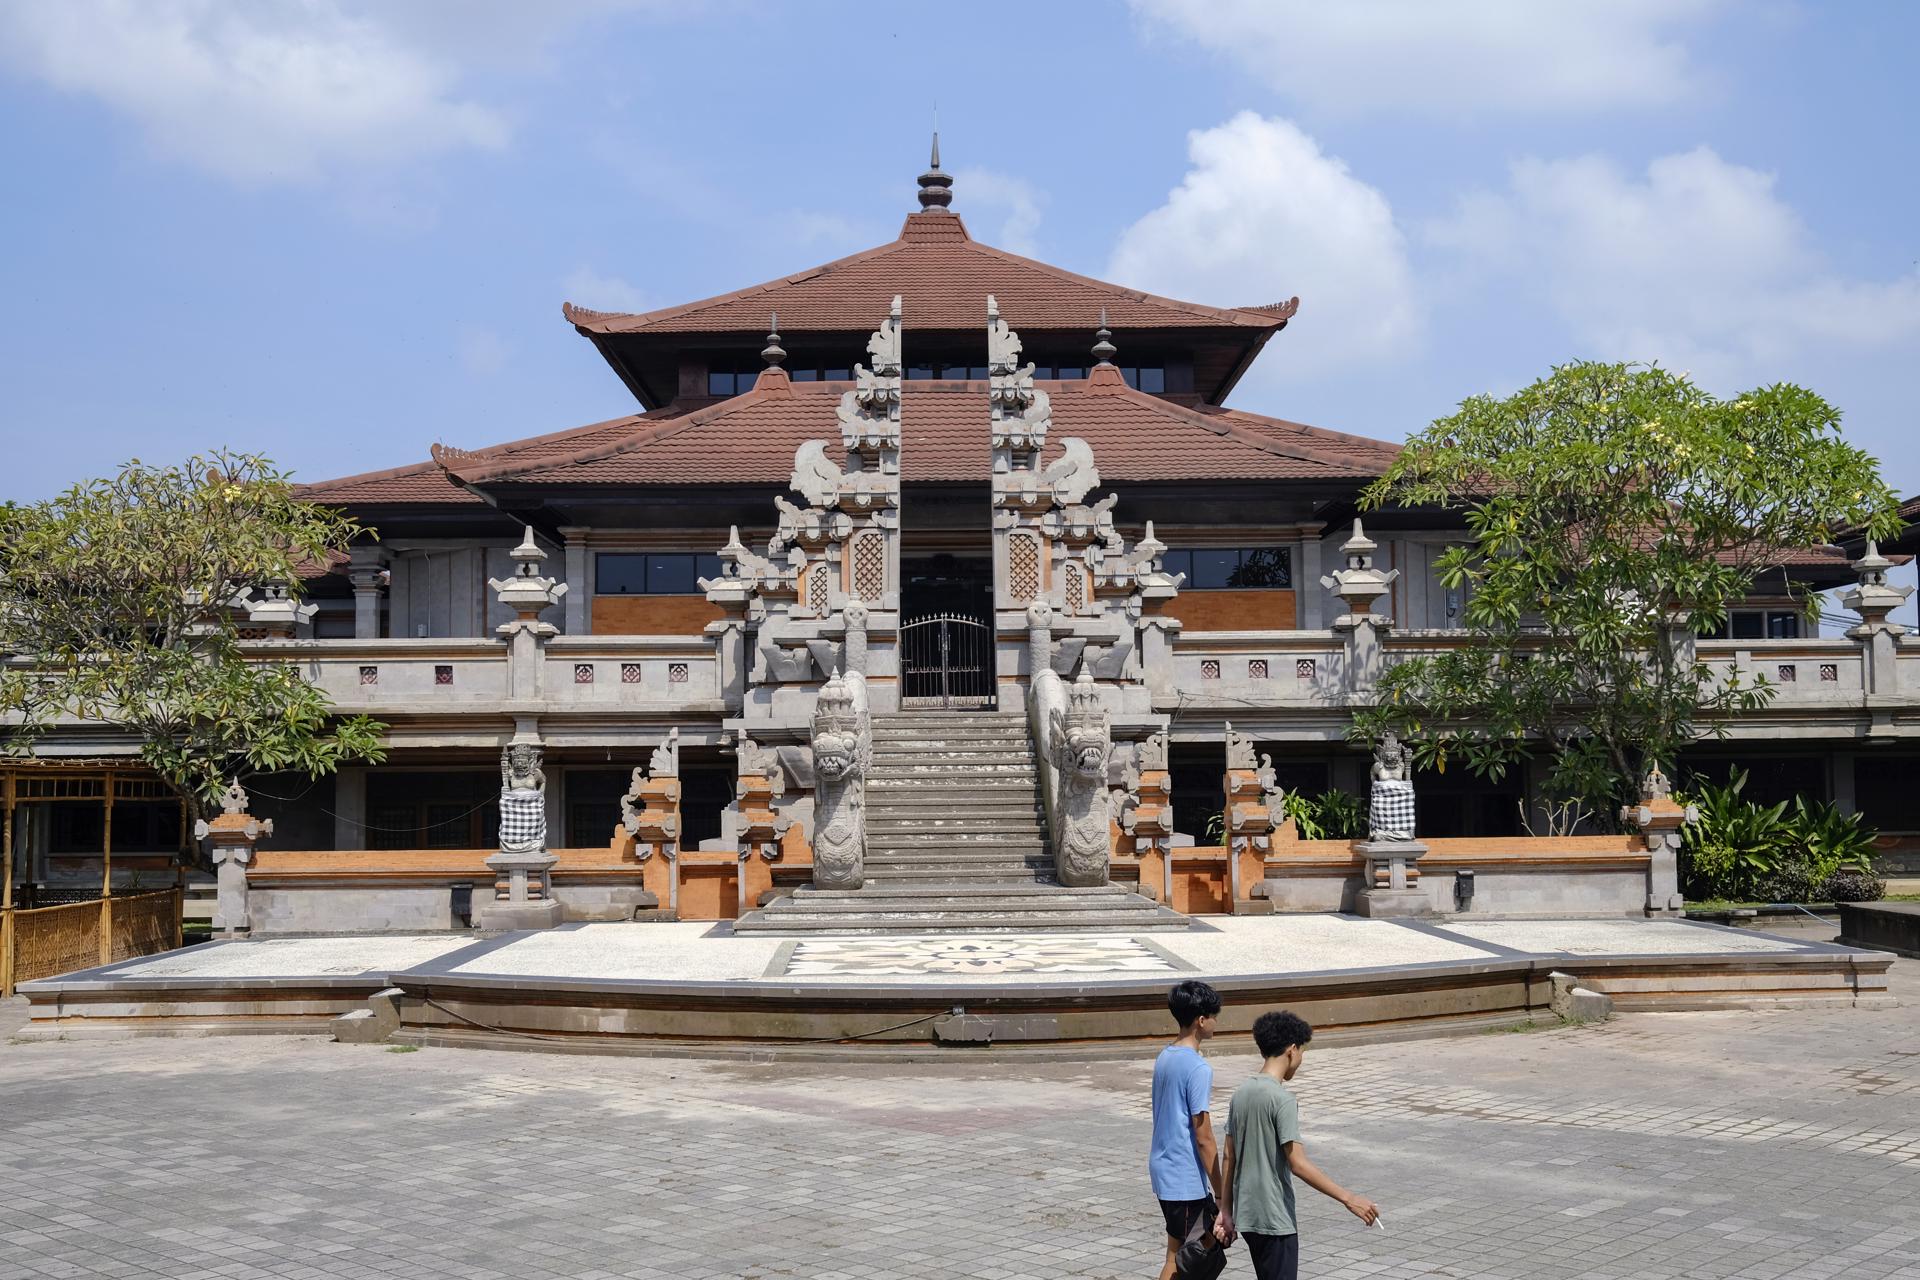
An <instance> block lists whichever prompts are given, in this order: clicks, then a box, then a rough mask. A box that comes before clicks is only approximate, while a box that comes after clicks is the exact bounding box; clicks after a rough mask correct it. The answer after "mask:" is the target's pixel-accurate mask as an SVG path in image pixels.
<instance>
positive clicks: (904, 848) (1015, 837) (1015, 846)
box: [867, 828, 1051, 858]
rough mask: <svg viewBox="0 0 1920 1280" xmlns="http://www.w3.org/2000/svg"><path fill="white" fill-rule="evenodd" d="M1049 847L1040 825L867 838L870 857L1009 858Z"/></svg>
mask: <svg viewBox="0 0 1920 1280" xmlns="http://www.w3.org/2000/svg"><path fill="white" fill-rule="evenodd" d="M1047 848H1048V846H1047V841H1046V837H1045V836H1044V835H1043V834H1042V833H1041V832H1040V830H1039V829H1038V828H1035V829H1034V830H1032V831H1028V832H1018V831H990V832H985V833H980V834H975V835H973V836H970V837H969V836H965V835H964V834H955V833H952V832H948V833H945V834H942V833H940V832H932V833H929V834H928V835H927V836H926V837H925V838H924V839H919V840H916V839H914V838H912V837H910V836H908V837H902V836H897V835H896V836H889V837H887V838H886V839H877V838H875V837H874V836H873V834H872V833H871V832H869V833H868V839H867V853H868V856H870V857H875V858H887V857H901V858H924V857H926V856H927V855H929V854H941V853H961V854H978V853H997V854H1000V855H1002V856H1004V857H1009V858H1025V857H1037V856H1038V855H1040V854H1042V853H1046V852H1047ZM1048 856H1051V855H1048Z"/></svg>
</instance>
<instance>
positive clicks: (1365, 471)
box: [434, 366, 1398, 488]
mask: <svg viewBox="0 0 1920 1280" xmlns="http://www.w3.org/2000/svg"><path fill="white" fill-rule="evenodd" d="M1043 385H1044V386H1045V388H1046V390H1047V393H1048V395H1049V396H1050V398H1051V400H1052V409H1053V426H1052V431H1051V436H1052V439H1053V441H1054V442H1055V443H1054V444H1053V446H1052V448H1051V449H1050V452H1049V457H1052V456H1057V454H1058V453H1059V449H1060V446H1059V444H1058V441H1059V440H1060V438H1061V437H1063V436H1079V437H1081V438H1083V439H1085V440H1086V441H1087V442H1088V443H1089V444H1090V445H1092V447H1093V451H1094V459H1095V462H1096V463H1097V464H1098V465H1099V468H1100V473H1101V475H1102V477H1103V478H1105V479H1106V480H1108V481H1121V482H1125V481H1155V480H1232V479H1265V480H1288V479H1303V480H1304V479H1332V480H1365V479H1370V478H1371V477H1373V476H1376V475H1378V474H1379V473H1380V471H1381V469H1382V468H1384V467H1386V466H1387V465H1388V464H1389V463H1391V461H1392V460H1393V457H1394V455H1395V454H1396V453H1397V452H1398V448H1397V447H1396V446H1394V445H1390V444H1386V443H1383V442H1381V441H1377V440H1365V439H1363V438H1361V437H1358V436H1348V435H1342V434H1340V433H1338V432H1331V431H1321V430H1318V429H1317V428H1314V427H1307V426H1302V425H1300V424H1298V423H1291V422H1284V421H1281V420H1279V419H1275V418H1263V417H1260V416H1258V415H1256V414H1249V413H1241V412H1237V411H1234V410H1224V409H1206V410H1197V409H1190V408H1186V407H1183V406H1180V405H1176V404H1172V403H1169V402H1168V401H1165V400H1161V399H1158V398H1157V397H1154V396H1150V395H1145V394H1143V393H1141V392H1138V391H1134V390H1132V389H1131V388H1129V387H1128V386H1127V385H1126V383H1125V382H1124V381H1122V379H1121V377H1120V372H1119V370H1118V369H1115V368H1112V367H1111V366H1108V367H1106V368H1101V369H1096V370H1095V371H1094V374H1093V376H1092V377H1090V378H1088V379H1086V380H1084V381H1077V382H1048V383H1045V384H1043ZM846 387H847V384H845V383H823V382H806V383H794V382H791V381H789V380H788V378H787V376H786V374H785V373H783V372H780V371H778V370H775V371H771V372H770V373H767V374H763V375H762V376H761V379H760V382H759V384H758V385H757V386H756V387H755V388H754V390H753V391H751V392H749V393H747V394H745V395H741V396H736V397H734V398H733V399H731V400H724V401H721V402H720V403H718V404H714V405H710V406H708V407H706V408H703V409H697V410H695V411H693V412H691V413H687V414H683V415H681V416H679V417H676V418H671V419H666V420H661V419H660V418H658V417H657V416H656V417H652V418H648V417H635V418H627V419H616V420H615V421H613V422H608V423H601V424H598V425H597V426H596V427H593V428H586V429H584V431H583V433H582V434H581V435H579V436H577V437H575V441H574V443H575V445H576V447H574V448H572V449H560V448H553V449H547V450H543V451H541V452H540V453H539V454H537V455H536V454H535V453H534V452H532V451H530V450H525V449H521V448H519V447H517V446H503V447H502V448H499V449H494V450H488V451H485V452H483V453H478V454H470V453H464V452H462V451H458V450H450V449H445V448H440V447H436V449H435V455H434V456H435V458H436V459H437V460H439V461H440V462H441V463H442V464H443V465H444V466H446V467H447V469H448V470H449V471H450V472H451V473H452V474H454V475H455V476H457V477H459V479H460V480H461V481H463V482H464V483H467V484H470V485H474V486H477V487H482V488H484V487H487V486H490V485H505V484H514V485H556V486H558V485H674V486H679V485H719V484H740V483H749V484H750V483H761V484H780V483H784V482H785V480H786V479H787V477H788V475H789V474H790V473H791V471H792V468H793V455H794V451H795V450H796V449H797V448H799V446H800V445H802V444H804V443H805V442H807V441H809V440H820V439H825V440H828V441H835V440H837V439H838V438H839V424H838V419H837V418H836V417H835V413H834V410H835V408H836V406H837V405H838V404H839V401H840V395H841V393H842V392H843V391H845V390H846ZM904 390H905V394H904V397H903V399H902V402H901V434H902V443H901V463H900V470H901V477H902V479H903V480H905V481H907V482H909V483H912V482H916V481H920V482H939V481H968V480H985V479H986V478H987V476H988V468H989V464H990V451H989V445H988V441H987V431H988V421H989V413H988V406H987V385H986V384H985V383H981V382H909V383H907V384H906V386H905V389H904ZM586 433H597V434H592V435H589V434H586Z"/></svg>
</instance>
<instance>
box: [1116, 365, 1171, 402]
mask: <svg viewBox="0 0 1920 1280" xmlns="http://www.w3.org/2000/svg"><path fill="white" fill-rule="evenodd" d="M1120 376H1121V377H1123V378H1125V379H1126V380H1127V385H1128V386H1130V387H1132V388H1133V389H1134V390H1135V391H1145V392H1147V393H1148V394H1150V395H1159V394H1161V393H1162V392H1164V391H1165V390H1166V389H1167V371H1166V369H1164V368H1162V367H1161V366H1159V365H1145V364H1143V365H1131V364H1123V365H1121V366H1120Z"/></svg>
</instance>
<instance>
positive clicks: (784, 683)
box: [700, 295, 1181, 930]
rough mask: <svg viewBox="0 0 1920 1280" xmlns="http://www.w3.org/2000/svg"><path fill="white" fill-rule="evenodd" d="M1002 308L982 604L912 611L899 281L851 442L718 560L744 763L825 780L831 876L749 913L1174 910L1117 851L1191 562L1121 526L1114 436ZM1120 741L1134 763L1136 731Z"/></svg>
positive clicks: (1112, 920) (799, 458)
mask: <svg viewBox="0 0 1920 1280" xmlns="http://www.w3.org/2000/svg"><path fill="white" fill-rule="evenodd" d="M982 302H983V313H984V318H985V321H986V333H985V335H984V336H985V346H986V356H987V360H986V366H985V368H986V372H987V385H986V387H985V388H984V391H985V394H984V396H981V397H979V399H978V400H976V401H974V403H977V404H978V406H979V410H980V420H981V426H982V427H983V428H984V430H983V431H982V432H981V452H982V454H983V460H984V461H986V462H987V464H988V467H989V471H988V474H989V477H990V485H989V487H988V488H986V490H985V491H984V493H983V497H985V498H986V499H987V501H986V503H985V505H983V507H982V508H981V509H980V511H979V519H980V521H981V523H982V524H983V525H986V526H988V532H989V534H990V539H991V541H990V546H991V567H992V582H991V588H992V589H991V596H990V598H988V599H986V600H984V601H982V604H984V605H985V606H986V607H983V608H980V609H978V614H979V615H981V616H970V615H969V613H968V612H966V611H965V610H964V608H963V607H956V606H953V605H949V606H947V607H946V608H942V609H940V610H938V611H929V612H925V613H922V614H920V615H919V616H916V615H915V614H914V613H911V612H908V611H906V610H903V608H902V602H903V600H902V597H903V593H902V581H901V564H902V558H901V549H902V547H901V544H902V504H903V502H904V501H906V500H908V498H907V491H906V490H905V489H904V487H903V485H902V468H901V459H902V456H903V454H905V455H906V456H907V457H909V458H910V457H911V450H912V448H913V413H914V399H913V397H911V396H903V394H902V387H903V381H902V377H903V370H904V363H903V353H902V344H903V340H904V338H905V330H906V327H907V321H908V319H909V315H908V314H907V311H906V308H904V307H903V302H902V299H901V298H899V297H896V298H894V299H893V303H892V306H891V307H890V308H889V310H888V313H887V315H886V316H885V317H884V318H883V319H882V320H881V323H880V326H879V328H877V329H875V330H874V332H873V334H872V336H871V338H870V339H869V340H868V342H867V356H868V363H864V364H861V365H858V366H856V367H855V369H854V386H853V388H852V389H851V390H849V391H847V392H846V393H845V394H844V395H843V396H842V397H841V400H840V403H839V407H838V411H837V417H838V420H839V424H840V439H839V440H838V441H827V440H809V441H807V442H805V443H803V444H801V445H800V446H799V448H798V449H797V450H796V451H795V455H794V463H793V473H792V476H791V479H790V482H789V483H790V487H791V489H792V492H793V494H794V495H796V497H797V499H798V500H797V501H796V500H794V499H791V498H786V497H782V498H779V499H777V500H776V505H777V507H778V512H779V519H778V523H777V525H776V527H775V529H774V532H773V534H772V536H771V537H770V538H769V539H768V540H767V543H766V545H765V547H764V549H763V550H761V551H757V552H756V551H753V550H750V549H749V548H748V547H746V546H745V545H743V544H742V543H741V541H740V538H739V534H738V531H737V530H735V532H734V534H733V536H732V537H731V538H730V539H729V541H728V543H727V545H726V546H724V547H722V548H721V549H720V557H721V560H722V563H723V565H724V570H723V573H722V575H721V576H719V577H717V578H704V579H702V580H701V583H700V585H701V588H702V590H704V591H705V592H706V595H707V599H708V600H709V601H711V602H712V603H714V604H716V605H718V606H720V607H721V608H722V610H723V611H724V612H725V618H724V620H723V621H722V622H720V623H717V624H715V625H716V627H718V628H720V629H721V630H722V631H723V632H724V633H725V635H726V637H727V640H728V643H729V645H730V646H731V648H732V651H733V652H732V656H731V659H730V661H731V662H732V663H733V664H734V665H735V666H736V667H737V668H738V671H739V679H740V682H741V685H742V695H743V696H742V700H741V714H740V716H739V718H738V720H737V721H736V722H735V723H733V724H732V725H730V726H729V727H730V728H731V729H732V730H733V731H734V732H735V734H736V736H737V743H738V754H739V758H740V759H741V761H742V770H743V773H744V772H745V771H746V770H748V769H759V770H764V771H766V773H767V775H768V776H769V778H770V780H771V784H772V785H773V786H774V787H775V788H776V789H784V787H785V786H786V785H787V783H788V782H789V781H791V782H792V783H793V784H794V785H795V786H796V788H799V789H805V790H810V791H811V792H812V801H811V812H805V811H804V810H803V811H802V812H801V813H800V820H803V821H806V822H808V823H809V824H810V827H811V835H812V841H813V856H814V858H815V864H814V865H815V872H814V876H813V883H812V884H811V885H810V886H808V887H806V888H803V889H802V890H800V891H799V892H797V893H796V894H795V895H794V896H793V897H792V898H776V899H774V900H773V901H771V902H770V903H769V904H768V905H767V906H766V907H765V908H764V909H763V910H760V911H755V912H751V913H749V914H748V915H746V916H744V917H743V918H742V919H741V921H740V924H739V927H740V928H742V929H744V930H753V929H756V928H778V929H796V928H806V927H819V928H829V927H848V926H859V925H863V924H864V925H872V926H875V927H878V926H880V925H883V924H884V923H886V922H887V921H888V920H891V919H895V918H897V919H898V920H899V921H901V922H902V923H905V924H912V925H914V926H917V927H926V925H927V924H929V923H930V922H932V923H938V922H944V921H951V922H956V923H973V924H975V925H1001V926H1004V925H1023V924H1050V923H1071V924H1076V925H1100V924H1112V925H1114V926H1116V927H1129V928H1137V927H1142V926H1143V925H1144V926H1145V927H1153V926H1154V925H1156V924H1159V923H1164V922H1170V921H1175V920H1177V917H1174V916H1173V915H1172V913H1171V912H1170V911H1167V910H1166V909H1165V908H1164V907H1160V906H1157V905H1155V904H1154V903H1152V902H1151V901H1149V900H1148V899H1146V898H1144V897H1141V896H1140V895H1138V894H1135V893H1132V892H1130V891H1123V890H1121V889H1119V888H1117V887H1115V886H1112V885H1110V884H1109V883H1108V880H1109V877H1108V867H1107V849H1108V847H1109V828H1110V812H1109V809H1110V801H1109V783H1110V781H1111V780H1112V777H1111V775H1113V774H1115V773H1116V769H1115V753H1114V750H1113V743H1112V733H1113V728H1114V726H1115V724H1116V723H1118V724H1119V725H1120V726H1121V727H1122V731H1123V733H1124V734H1125V735H1126V736H1128V737H1144V736H1146V735H1147V734H1148V733H1151V732H1152V731H1154V730H1156V729H1158V728H1160V727H1162V725H1161V723H1160V722H1161V720H1162V719H1163V717H1157V716H1156V715H1155V713H1153V711H1152V710H1151V707H1150V699H1149V692H1148V686H1147V680H1146V677H1145V671H1146V664H1145V663H1144V662H1143V654H1152V653H1154V652H1158V651H1164V650H1165V648H1166V646H1167V645H1168V643H1169V635H1170V633H1171V632H1173V631H1175V630H1177V629H1178V627H1179V622H1178V621H1177V620H1176V619H1173V618H1171V617H1168V616H1165V615H1164V614H1163V613H1162V612H1161V610H1162V608H1163V607H1164V605H1165V604H1166V602H1167V601H1169V600H1171V599H1172V598H1173V597H1174V595H1175V594H1176V593H1177V592H1178V591H1179V588H1180V582H1181V578H1180V576H1179V575H1170V574H1168V573H1166V572H1164V570H1163V568H1162V563H1161V559H1160V556H1161V552H1162V551H1163V550H1164V547H1163V546H1162V545H1161V544H1160V543H1159V542H1158V541H1157V540H1156V539H1155V538H1154V537H1153V532H1152V528H1151V526H1149V527H1148V528H1147V530H1146V534H1145V536H1144V537H1142V538H1141V539H1140V540H1139V541H1138V542H1137V543H1134V544H1132V545H1129V544H1128V542H1127V540H1126V539H1125V538H1124V537H1123V536H1122V535H1121V534H1120V532H1119V531H1118V529H1117V528H1116V527H1115V524H1114V519H1113V512H1114V508H1115V505H1116V503H1117V501H1118V499H1117V498H1116V497H1115V496H1114V495H1111V494H1109V495H1107V496H1105V497H1099V496H1097V492H1096V491H1097V490H1098V487H1099V484H1100V472H1099V468H1098V464H1097V461H1096V459H1095V457H1094V453H1093V449H1092V448H1091V446H1089V445H1088V444H1087V443H1086V442H1085V441H1084V440H1080V439H1076V438H1073V437H1065V438H1055V439H1054V440H1052V441H1050V440H1049V438H1048V433H1049V428H1050V426H1051V417H1050V409H1049V402H1048V396H1047V393H1046V391H1045V390H1044V389H1042V388H1041V387H1039V386H1038V385H1036V381H1035V374H1034V366H1033V364H1031V363H1024V364H1023V363H1022V361H1021V345H1020V338H1019V335H1018V334H1017V333H1016V332H1015V331H1014V330H1013V329H1012V328H1011V327H1010V326H1009V325H1008V323H1007V321H1006V320H1005V319H1004V318H1003V317H1002V315H1001V312H1000V307H999V303H998V301H997V300H996V299H995V298H994V297H992V296H991V295H989V296H987V297H985V298H983V299H982ZM774 330H775V331H774V332H773V333H772V334H771V335H770V336H769V339H768V343H767V346H766V349H765V350H764V351H763V353H762V355H763V357H764V358H765V360H766V363H767V368H766V369H765V371H764V372H763V373H762V374H761V375H760V379H759V382H758V383H757V385H756V390H757V391H763V392H773V393H778V392H779V391H780V390H781V389H782V388H783V387H784V386H786V385H787V383H786V379H787V374H786V372H785V371H784V370H783V369H782V367H781V361H782V360H783V359H784V357H785V354H786V353H785V352H784V350H782V348H781V346H780V337H779V333H778V320H777V318H776V320H775V322H774ZM1093 354H1094V357H1095V359H1096V361H1097V363H1096V364H1095V366H1094V367H1093V369H1092V370H1091V375H1090V377H1089V379H1088V385H1089V390H1096V389H1097V388H1099V387H1100V386H1102V385H1104V384H1108V383H1110V384H1112V385H1113V386H1124V383H1123V382H1122V380H1121V375H1120V371H1119V369H1118V368H1116V367H1115V366H1114V365H1113V364H1112V362H1111V357H1112V356H1113V354H1114V347H1113V345H1112V343H1111V341H1110V335H1109V334H1108V332H1107V330H1106V327H1105V324H1104V317H1103V322H1102V324H1101V327H1100V330H1099V332H1098V334H1097V341H1096V344H1095V346H1094V348H1093ZM974 385H975V384H969V386H970V387H971V386H974ZM933 637H937V647H935V645H934V644H933V643H932V639H933ZM929 674H932V675H933V676H935V677H936V678H937V681H938V683H937V684H933V685H931V686H930V685H929V684H928V683H926V681H925V678H926V677H927V676H928V675H929ZM916 680H919V681H920V683H919V684H917V685H916V684H915V681H916ZM956 687H959V688H961V689H962V695H961V696H960V697H958V698H956V697H955V696H954V690H955V688H956ZM929 688H932V689H937V690H938V691H939V696H937V697H933V696H925V695H926V691H927V690H928V689H929ZM916 704H917V705H916ZM928 704H933V705H928ZM803 744H804V745H803ZM1120 759H1121V763H1120V767H1119V769H1118V770H1117V772H1118V774H1119V775H1120V776H1121V777H1124V776H1125V774H1126V772H1127V768H1126V766H1127V765H1128V764H1129V763H1130V762H1131V748H1130V747H1129V748H1128V751H1127V752H1125V753H1122V755H1121V758H1120ZM744 787H745V784H743V794H744ZM776 794H777V790H776ZM823 850H830V852H829V854H828V856H827V857H826V858H825V859H824V860H823V858H822V853H823Z"/></svg>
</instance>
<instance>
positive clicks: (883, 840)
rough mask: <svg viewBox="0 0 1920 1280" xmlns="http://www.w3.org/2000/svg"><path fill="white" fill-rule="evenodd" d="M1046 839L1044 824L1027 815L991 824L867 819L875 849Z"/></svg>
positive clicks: (1037, 843) (1024, 843)
mask: <svg viewBox="0 0 1920 1280" xmlns="http://www.w3.org/2000/svg"><path fill="white" fill-rule="evenodd" d="M1046 843H1047V838H1046V827H1045V826H1043V825H1042V824H1041V823H1040V821H1039V819H1037V818H1028V819H1027V820H1026V821H1025V822H1022V823H1015V822H1012V821H1001V820H995V822H994V823H993V824H992V825H988V824H985V823H979V824H976V823H971V822H965V821H960V822H951V823H947V824H945V825H936V824H933V823H930V822H912V823H898V822H894V821H892V820H891V819H889V820H888V821H887V822H886V823H885V825H879V824H877V823H876V821H875V820H874V819H872V818H869V819H868V820H867V848H869V849H872V850H875V851H877V852H885V851H887V850H890V849H897V850H900V851H902V852H907V851H911V850H922V849H926V848H929V847H936V848H937V847H940V846H943V845H951V846H953V847H954V848H985V847H988V846H992V845H1012V846H1016V847H1019V848H1028V847H1033V848H1038V847H1041V846H1043V845H1045V844H1046Z"/></svg>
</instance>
